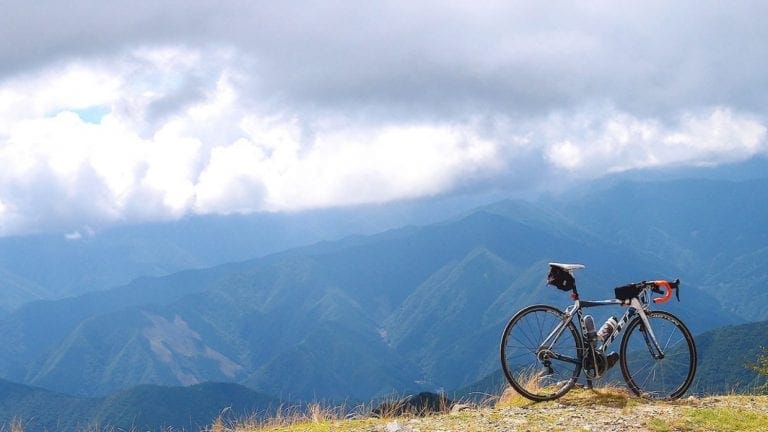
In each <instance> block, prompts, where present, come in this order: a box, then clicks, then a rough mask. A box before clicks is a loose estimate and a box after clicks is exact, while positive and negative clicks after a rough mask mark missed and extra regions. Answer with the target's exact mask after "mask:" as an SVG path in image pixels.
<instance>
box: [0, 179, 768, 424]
mask: <svg viewBox="0 0 768 432" xmlns="http://www.w3.org/2000/svg"><path fill="white" fill-rule="evenodd" d="M766 194H768V180H765V179H764V180H750V181H743V182H729V181H712V180H698V181H693V180H669V181H664V182H645V183H644V182H633V181H622V182H617V183H615V184H610V185H606V186H605V187H603V188H602V189H600V190H596V191H595V190H593V191H589V192H588V193H585V194H582V195H581V196H576V195H575V194H569V195H565V196H561V197H558V198H550V199H548V200H544V201H542V202H540V203H536V204H532V203H529V202H523V201H511V200H508V201H501V202H498V203H496V204H493V205H488V206H484V207H480V208H476V209H475V210H473V211H470V212H466V213H465V214H462V215H459V216H455V217H452V218H449V219H447V220H445V221H443V222H439V223H433V224H427V225H422V226H407V227H404V228H399V229H394V230H390V231H386V232H383V233H379V234H375V235H365V236H363V235H358V236H351V237H347V238H345V239H343V240H340V241H326V242H321V243H317V244H314V245H311V246H305V247H299V248H294V249H290V250H286V251H283V252H279V253H274V254H269V255H265V256H263V257H260V258H255V259H251V260H246V261H240V262H233V263H229V264H224V265H219V266H214V267H209V268H200V269H193V270H185V271H181V272H177V273H173V274H169V275H166V276H161V277H143V278H138V279H135V280H133V281H132V282H130V283H127V284H125V285H123V286H119V287H116V288H112V289H108V290H101V291H96V292H90V293H87V294H83V295H80V296H77V297H71V298H65V299H60V300H55V301H54V300H46V301H36V302H30V303H24V304H23V305H21V306H20V307H17V308H16V309H14V310H13V311H12V312H9V313H8V314H7V315H6V316H5V317H4V318H2V319H0V344H1V345H2V346H3V347H4V352H3V355H2V356H0V376H1V377H2V378H4V379H7V380H9V381H13V382H19V383H23V384H25V385H31V386H37V387H42V388H45V389H48V390H51V391H56V392H60V393H65V394H69V395H74V396H70V397H73V398H77V399H78V400H80V398H99V400H101V399H103V398H105V397H107V396H108V395H113V394H115V393H116V392H120V391H123V390H126V389H132V388H134V387H135V386H136V385H139V384H153V385H163V386H188V385H194V384H198V383H203V382H208V381H213V382H228V383H236V384H239V385H243V386H247V387H248V388H251V389H255V390H258V391H259V392H260V393H262V394H269V395H272V396H273V397H274V398H276V399H281V400H313V399H333V400H370V399H371V398H373V397H376V396H381V395H386V394H391V393H393V392H394V393H406V392H415V391H419V390H424V389H426V390H437V389H444V390H446V391H449V392H453V391H455V390H458V389H463V388H471V386H473V385H476V383H477V382H478V381H480V380H483V379H484V378H485V377H488V376H489V375H491V374H494V373H495V372H496V371H497V370H498V367H499V366H498V358H497V357H498V354H497V349H498V340H499V337H500V335H501V331H502V329H503V326H504V324H505V322H506V320H507V319H508V318H509V317H510V316H511V315H512V314H513V313H514V312H515V311H516V310H518V309H519V308H520V307H522V306H524V305H527V304H530V303H552V304H555V305H559V306H561V307H564V306H565V305H566V304H568V302H569V299H568V297H567V295H565V294H563V293H561V292H559V291H557V290H556V289H553V288H551V287H546V286H545V284H544V277H545V274H546V271H547V265H546V264H547V262H549V261H566V262H581V263H584V264H586V265H587V269H586V270H581V271H580V272H579V273H578V274H577V277H578V284H579V288H580V292H581V293H582V297H584V298H610V297H611V296H612V294H613V290H612V288H613V287H614V286H617V285H620V284H623V283H627V282H631V281H638V280H642V279H659V278H675V277H680V278H681V279H682V281H683V284H682V290H681V297H682V302H681V303H677V302H676V301H672V302H670V303H667V304H666V305H664V308H665V309H669V310H670V311H672V312H674V313H675V314H677V315H679V316H680V317H681V318H683V320H684V321H685V322H686V323H687V324H688V325H689V327H690V328H691V329H692V330H693V332H694V333H696V334H699V333H702V332H705V331H708V330H713V329H715V328H717V327H721V326H726V325H733V324H741V323H744V322H747V321H757V320H766V319H768V308H766V307H765V306H766V305H768V293H766V292H765V290H764V289H763V287H764V286H765V283H766V282H768V281H766V278H768V276H767V275H766V273H765V272H763V271H762V270H761V269H762V266H761V263H762V262H765V260H761V258H763V257H764V255H765V254H766V253H768V252H766V251H768V227H767V226H766V225H765V222H764V221H766V220H768V200H766V199H765V198H767V197H766ZM214 232H215V230H211V231H209V234H212V233H214ZM225 239H226V237H225ZM225 239H223V240H225ZM214 240H215V239H214V238H213V237H211V239H210V244H214V243H215V241H214ZM212 247H214V246H212ZM150 249H151V248H150ZM211 253H212V254H213V252H211ZM54 255H55V254H54ZM54 255H52V256H54ZM14 257H15V258H14V259H17V260H20V259H21V257H19V256H15V255H14ZM108 258H109V257H105V258H104V259H105V261H109V259H108ZM15 274H16V273H15ZM83 274H85V273H83ZM3 283H6V284H9V283H14V284H15V286H17V287H23V286H27V287H35V286H38V287H39V285H36V284H31V285H25V284H24V281H23V280H20V279H19V278H18V277H17V278H16V279H14V278H13V277H9V279H8V280H6V281H4V282H3ZM608 313H610V311H608V310H606V311H605V314H606V317H602V316H598V317H596V319H598V320H599V319H602V318H607V314H608ZM700 343H701V347H702V353H707V352H709V353H710V354H707V355H712V353H715V352H716V351H715V348H711V349H710V348H706V346H707V339H706V338H705V339H702V341H701V342H700ZM712 346H717V345H712ZM703 359H704V357H703V356H702V362H703V361H704V360H703ZM701 370H702V372H700V373H701V374H702V376H704V374H705V372H703V371H705V370H706V368H702V369H701ZM701 385H702V386H703V387H702V388H706V387H707V386H711V387H712V388H720V387H718V386H719V385H720V384H718V383H717V382H716V381H712V383H711V384H710V381H706V382H705V381H702V384H701ZM0 394H2V393H0ZM75 405H76V404H75ZM73 406H74V405H73ZM73 409H74V408H73Z"/></svg>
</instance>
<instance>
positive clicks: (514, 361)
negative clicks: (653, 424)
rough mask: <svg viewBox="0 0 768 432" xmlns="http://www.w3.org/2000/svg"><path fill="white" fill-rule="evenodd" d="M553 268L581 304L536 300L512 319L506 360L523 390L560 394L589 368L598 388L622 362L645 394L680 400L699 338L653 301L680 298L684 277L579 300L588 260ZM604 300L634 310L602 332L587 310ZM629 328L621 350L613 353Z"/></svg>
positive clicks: (553, 276) (529, 394)
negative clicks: (580, 273)
mask: <svg viewBox="0 0 768 432" xmlns="http://www.w3.org/2000/svg"><path fill="white" fill-rule="evenodd" d="M549 268H550V271H549V275H548V277H547V284H548V285H553V286H555V287H557V288H559V289H560V290H562V291H566V292H567V291H571V298H572V299H573V301H574V302H573V304H572V305H570V306H568V307H567V308H566V309H565V311H561V310H559V309H557V308H555V307H553V306H549V305H544V304H538V305H532V306H528V307H526V308H523V309H521V310H520V311H519V312H517V313H516V314H515V315H514V316H513V317H512V319H510V321H509V323H508V324H507V326H506V328H505V329H504V333H503V335H502V338H501V365H502V369H503V370H504V375H506V377H507V380H508V381H509V384H510V385H511V386H512V387H513V388H514V389H515V390H516V391H517V392H518V393H520V394H521V395H522V396H524V397H526V398H528V399H531V400H533V401H546V400H553V399H557V398H559V397H561V396H563V395H564V394H566V393H567V392H568V391H569V390H570V389H571V388H572V387H573V386H574V384H575V383H576V381H577V380H578V378H579V375H580V374H581V371H582V370H583V371H584V374H585V378H586V386H587V387H592V382H593V381H594V380H599V379H600V378H603V377H604V376H605V375H606V373H607V371H608V370H609V369H610V368H611V367H612V366H613V364H614V363H616V362H618V363H619V365H620V367H621V373H622V375H623V377H624V381H625V382H626V383H627V386H628V387H629V389H630V390H631V391H632V392H633V393H634V394H636V395H638V396H640V397H643V398H649V399H664V400H674V399H677V398H679V397H681V396H682V395H683V394H684V393H685V392H686V391H687V390H688V387H690V385H691V382H692V381H693V377H694V375H695V374H696V345H695V343H694V340H693V336H691V332H690V331H689V330H688V328H687V327H686V326H685V324H683V322H682V321H681V320H680V319H679V318H677V317H676V316H674V315H673V314H671V313H669V312H666V311H661V310H651V305H652V304H661V303H665V302H667V301H669V299H670V298H671V297H672V292H673V291H674V292H675V293H676V297H677V300H678V301H679V300H680V280H679V279H677V280H675V281H668V280H654V281H642V282H636V283H631V284H628V285H623V286H620V287H617V288H615V289H614V292H615V294H616V298H615V299H609V300H592V301H589V300H581V299H580V298H579V294H578V291H577V290H576V279H575V277H574V275H573V272H574V270H578V269H583V268H584V266H583V265H581V264H561V263H549ZM653 294H657V295H661V297H656V298H652V295H653ZM598 306H617V307H626V308H627V309H626V311H625V312H624V314H623V315H622V316H621V318H620V319H616V318H615V317H611V318H610V319H609V320H608V321H607V322H606V323H605V324H604V325H603V327H601V328H600V329H599V330H595V325H594V320H593V318H592V316H590V315H586V314H584V312H583V310H584V309H587V308H592V307H598ZM574 317H575V318H576V319H575V320H574ZM625 329H626V330H625ZM622 330H625V331H624V335H623V337H622V338H621V344H620V345H619V351H618V352H616V353H611V352H610V347H611V344H612V343H613V342H614V340H616V338H617V337H618V335H619V333H621V332H622Z"/></svg>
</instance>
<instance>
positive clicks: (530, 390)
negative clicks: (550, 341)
mask: <svg viewBox="0 0 768 432" xmlns="http://www.w3.org/2000/svg"><path fill="white" fill-rule="evenodd" d="M564 315H565V314H563V312H561V311H559V310H557V309H556V308H554V307H552V306H547V305H534V306H529V307H527V308H524V309H522V310H521V311H520V312H518V313H517V314H515V316H513V317H512V319H511V320H510V321H509V323H508V324H507V327H506V328H505V329H504V334H503V336H502V338H501V365H502V369H503V370H504V375H506V377H507V381H509V384H510V385H511V386H512V388H514V389H515V390H516V391H517V392H518V393H519V394H521V395H522V396H524V397H526V398H528V399H531V400H534V401H545V400H552V399H557V398H559V397H560V396H562V395H564V394H565V393H566V392H567V391H568V390H569V389H570V388H571V387H572V386H573V384H574V383H575V382H576V379H578V377H579V373H580V372H581V352H582V343H581V338H580V337H579V335H578V332H577V331H576V326H574V325H573V322H569V323H568V325H567V326H566V328H565V329H564V330H563V332H562V333H561V335H560V337H559V338H558V339H557V341H556V342H555V344H554V345H553V346H552V349H551V351H542V350H540V348H539V345H540V344H541V343H542V342H543V341H544V339H546V337H547V336H548V335H549V334H550V332H552V330H554V329H555V328H556V327H557V325H558V324H560V323H561V322H562V319H563V317H564ZM552 354H558V355H562V356H566V357H568V358H570V359H572V362H568V361H564V360H559V359H557V358H555V357H553V356H552Z"/></svg>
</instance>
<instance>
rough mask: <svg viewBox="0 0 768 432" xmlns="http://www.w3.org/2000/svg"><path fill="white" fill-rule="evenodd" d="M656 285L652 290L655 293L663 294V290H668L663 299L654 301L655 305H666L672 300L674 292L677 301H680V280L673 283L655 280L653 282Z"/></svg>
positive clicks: (659, 298)
mask: <svg viewBox="0 0 768 432" xmlns="http://www.w3.org/2000/svg"><path fill="white" fill-rule="evenodd" d="M651 283H653V284H654V288H652V289H651V290H652V291H653V292H655V293H658V294H661V293H662V290H661V289H662V288H666V291H665V292H664V296H663V297H658V298H655V299H653V302H654V303H666V302H668V301H669V299H671V298H672V290H675V296H676V297H677V301H680V279H675V280H674V281H673V282H670V281H667V280H655V281H651Z"/></svg>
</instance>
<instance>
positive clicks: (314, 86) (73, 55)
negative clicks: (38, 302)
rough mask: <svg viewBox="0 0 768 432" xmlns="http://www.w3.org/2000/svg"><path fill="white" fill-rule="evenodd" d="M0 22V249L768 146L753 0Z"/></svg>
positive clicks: (9, 0)
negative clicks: (34, 236) (38, 236)
mask: <svg viewBox="0 0 768 432" xmlns="http://www.w3.org/2000/svg"><path fill="white" fill-rule="evenodd" d="M0 6H2V8H1V9H2V10H3V13H2V14H1V15H0V235H14V234H24V233H31V232H44V231H51V230H54V231H55V230H64V231H67V232H69V231H72V230H80V229H86V228H87V229H93V228H100V227H108V226H110V225H114V224H126V223H140V222H148V221H161V220H173V219H176V218H180V217H183V216H186V215H192V214H214V213H215V214H229V213H235V212H236V213H248V212H261V211H270V212H275V211H278V212H279V211H297V210H304V209H315V208H326V207H334V206H348V205H357V204H369V203H386V202H390V201H396V200H409V199H420V198H426V197H435V196H443V195H451V194H458V193H474V192H478V193H479V192H483V191H488V190H503V191H509V192H510V193H514V192H515V191H546V190H553V189H558V188H563V187H566V186H567V185H568V184H572V183H573V182H576V181H582V180H589V179H596V178H600V177H603V176H606V175H609V174H612V173H618V172H623V171H628V170H634V169H642V168H662V169H663V168H667V167H668V168H669V169H674V168H677V167H690V166H713V165H719V164H725V163H733V162H739V161H743V160H747V159H749V158H752V157H755V156H758V157H759V156H765V155H766V154H767V153H768V136H767V129H766V127H767V126H768V108H766V107H768V104H766V101H768V80H767V79H766V77H768V26H766V25H765V17H766V16H768V3H767V2H764V1H754V2H752V1H732V2H722V1H676V2H666V1H635V2H631V1H627V2H616V1H584V2H558V1H552V2H540V1H482V0H477V1H445V0H444V1H430V0H425V1H418V2H414V1H405V0H404V1H382V2H367V1H332V0H330V1H322V2H321V1H317V2H316V1H301V2H298V1H296V2H294V1H279V2H275V1H201V0H183V1H157V0H150V1H146V0H133V1H130V2H104V1H90V0H72V1H68V2H62V1H47V0H38V1H34V2H29V1H17V0H0Z"/></svg>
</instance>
